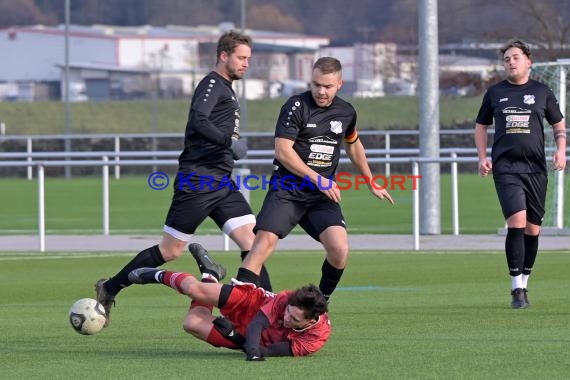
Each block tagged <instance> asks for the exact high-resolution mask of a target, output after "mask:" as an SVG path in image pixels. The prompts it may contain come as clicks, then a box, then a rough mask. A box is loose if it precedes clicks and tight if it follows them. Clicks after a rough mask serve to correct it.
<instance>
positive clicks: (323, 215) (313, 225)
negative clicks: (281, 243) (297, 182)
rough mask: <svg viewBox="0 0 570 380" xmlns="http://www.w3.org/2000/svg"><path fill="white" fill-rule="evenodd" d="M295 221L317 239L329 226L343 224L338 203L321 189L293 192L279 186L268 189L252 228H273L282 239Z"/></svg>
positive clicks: (266, 229)
mask: <svg viewBox="0 0 570 380" xmlns="http://www.w3.org/2000/svg"><path fill="white" fill-rule="evenodd" d="M297 224H299V225H300V226H301V227H302V228H303V230H305V231H306V232H307V234H309V236H311V237H312V238H313V239H315V240H316V241H319V242H320V239H319V235H320V234H321V233H322V232H323V231H324V230H326V229H327V228H328V227H331V226H342V227H344V228H346V223H345V221H344V217H343V216H342V211H341V209H340V205H339V204H338V203H335V202H333V201H331V200H330V199H329V198H327V197H326V195H324V194H322V193H320V192H319V193H318V194H315V193H309V194H306V195H303V194H302V193H299V192H296V193H295V194H294V195H292V193H291V192H289V191H287V190H283V189H280V188H279V189H277V190H270V191H268V193H267V195H266V196H265V200H264V201H263V206H262V207H261V211H260V212H259V214H258V215H257V222H256V224H255V229H254V231H258V230H263V231H269V232H273V233H274V234H276V235H277V236H279V238H280V239H283V238H284V237H285V236H287V235H288V234H289V232H291V230H292V229H293V228H294V227H295V226H296V225H297Z"/></svg>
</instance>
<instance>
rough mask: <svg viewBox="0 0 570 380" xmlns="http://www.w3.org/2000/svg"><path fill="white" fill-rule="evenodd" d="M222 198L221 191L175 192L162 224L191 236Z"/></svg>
mask: <svg viewBox="0 0 570 380" xmlns="http://www.w3.org/2000/svg"><path fill="white" fill-rule="evenodd" d="M222 197H223V193H222V191H209V192H204V191H182V190H176V191H175V192H174V195H173V197H172V203H171V204H170V209H169V210H168V214H167V215H166V220H165V222H164V224H165V225H166V226H168V227H170V228H171V229H174V230H176V231H177V232H180V233H182V234H186V235H191V234H193V233H194V232H195V231H196V229H197V228H198V226H199V225H200V224H201V223H202V222H203V221H204V219H206V217H207V216H208V215H209V214H210V213H211V212H212V210H213V209H214V207H215V206H216V204H217V203H218V202H219V200H220V199H222Z"/></svg>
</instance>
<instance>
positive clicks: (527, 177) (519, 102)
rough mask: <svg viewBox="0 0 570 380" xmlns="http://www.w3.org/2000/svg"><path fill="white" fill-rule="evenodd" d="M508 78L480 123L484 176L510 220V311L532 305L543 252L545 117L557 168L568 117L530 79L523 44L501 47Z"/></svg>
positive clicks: (562, 162)
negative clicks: (490, 135)
mask: <svg viewBox="0 0 570 380" xmlns="http://www.w3.org/2000/svg"><path fill="white" fill-rule="evenodd" d="M501 53H502V54H503V65H504V68H505V71H506V74H507V79H506V80H503V81H502V82H499V83H497V84H495V85H493V86H491V87H489V89H488V90H487V92H486V93H485V95H484V97H483V102H482V104H481V108H480V110H479V114H478V115H477V120H476V124H475V145H476V146H477V154H478V156H479V173H480V174H481V175H482V176H486V175H488V174H489V173H490V172H491V171H492V172H493V180H494V182H495V189H496V191H497V195H498V197H499V203H500V204H501V208H502V211H503V215H504V217H505V219H506V221H507V227H508V230H507V237H506V241H505V251H506V256H507V265H508V267H509V274H510V276H511V296H512V301H511V307H512V308H514V309H523V308H527V307H529V306H530V304H529V302H528V294H527V293H528V291H527V282H528V277H529V276H530V274H531V271H532V268H533V266H534V262H535V260H536V255H537V252H538V235H539V233H540V226H541V224H542V219H543V216H544V206H545V200H546V186H547V171H546V156H545V151H544V125H543V119H546V120H547V121H548V123H549V124H550V125H552V128H553V130H554V139H555V141H556V151H555V152H554V154H553V156H552V163H553V166H554V169H555V170H564V168H565V167H566V129H565V123H564V117H563V115H562V113H561V112H560V107H559V105H558V101H557V100H556V97H555V96H554V94H553V93H552V91H551V90H550V89H549V88H548V87H547V86H545V85H544V84H542V83H540V82H537V81H535V80H533V79H530V77H529V76H530V69H531V64H532V62H531V53H530V49H529V47H528V46H527V45H526V44H525V43H523V42H521V41H518V40H513V41H510V42H509V43H507V45H505V46H504V47H503V48H502V49H501ZM493 119H494V121H495V123H494V124H495V138H494V141H493V147H492V153H491V157H492V162H491V161H489V160H488V159H487V153H486V149H487V127H488V126H489V125H491V124H493Z"/></svg>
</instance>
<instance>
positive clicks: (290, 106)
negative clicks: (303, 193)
mask: <svg viewBox="0 0 570 380" xmlns="http://www.w3.org/2000/svg"><path fill="white" fill-rule="evenodd" d="M355 135H356V111H355V109H354V107H352V105H351V104H350V103H348V102H346V101H345V100H343V99H341V98H339V97H335V98H334V100H333V102H332V104H331V105H330V106H329V107H319V106H317V104H316V103H315V101H314V100H313V97H312V95H311V92H310V91H307V92H304V93H302V94H300V95H295V96H292V97H291V98H289V100H287V103H285V104H284V105H283V107H281V112H280V114H279V119H278V120H277V126H276V127H275V137H282V138H286V139H290V140H293V141H294V142H295V143H294V144H293V149H294V150H295V152H296V153H297V154H298V155H299V157H301V159H302V160H303V162H304V163H305V164H306V165H307V166H309V167H310V168H311V169H313V170H314V171H316V172H317V173H319V174H320V175H321V176H323V177H327V178H331V177H332V176H334V174H335V172H336V168H337V166H338V161H339V159H340V148H341V145H342V144H341V143H342V141H343V139H345V138H346V139H350V138H351V137H352V136H355ZM273 164H274V165H275V166H276V174H277V176H278V177H281V178H283V177H285V176H287V178H295V180H294V181H289V182H290V183H296V184H298V185H299V184H301V183H302V182H303V180H304V179H302V178H299V177H297V176H295V175H294V174H293V173H291V172H290V171H289V170H287V168H285V167H284V166H283V165H282V164H281V163H280V162H279V161H278V160H277V159H275V160H274V161H273Z"/></svg>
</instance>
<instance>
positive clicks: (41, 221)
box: [38, 163, 46, 252]
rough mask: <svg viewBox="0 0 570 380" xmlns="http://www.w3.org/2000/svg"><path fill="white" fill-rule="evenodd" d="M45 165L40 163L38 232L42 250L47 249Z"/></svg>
mask: <svg viewBox="0 0 570 380" xmlns="http://www.w3.org/2000/svg"><path fill="white" fill-rule="evenodd" d="M44 185H45V184H44V166H43V165H42V164H41V163H39V164H38V233H39V238H40V252H45V251H46V220H45V196H44Z"/></svg>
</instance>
